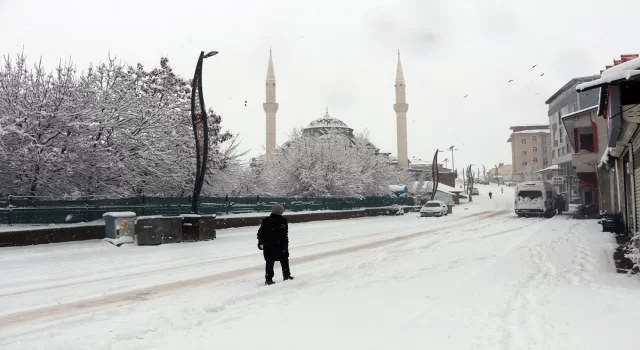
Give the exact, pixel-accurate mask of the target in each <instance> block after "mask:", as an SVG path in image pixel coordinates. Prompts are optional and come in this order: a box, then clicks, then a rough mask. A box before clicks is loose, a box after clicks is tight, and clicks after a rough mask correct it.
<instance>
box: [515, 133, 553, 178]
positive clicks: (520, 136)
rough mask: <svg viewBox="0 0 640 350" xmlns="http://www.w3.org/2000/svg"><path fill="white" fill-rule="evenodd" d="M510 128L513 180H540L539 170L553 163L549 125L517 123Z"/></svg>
mask: <svg viewBox="0 0 640 350" xmlns="http://www.w3.org/2000/svg"><path fill="white" fill-rule="evenodd" d="M510 129H511V136H509V139H508V140H507V142H511V158H512V167H513V170H512V178H513V180H514V181H526V180H539V179H540V175H539V174H538V173H537V172H538V171H539V170H542V169H544V168H546V167H548V166H549V165H550V164H551V163H550V162H551V153H550V150H551V137H550V131H549V125H517V126H512V127H511V128H510Z"/></svg>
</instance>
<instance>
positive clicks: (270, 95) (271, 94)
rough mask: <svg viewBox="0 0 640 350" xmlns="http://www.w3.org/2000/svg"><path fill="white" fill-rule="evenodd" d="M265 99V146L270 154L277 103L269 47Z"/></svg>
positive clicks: (273, 143) (274, 131)
mask: <svg viewBox="0 0 640 350" xmlns="http://www.w3.org/2000/svg"><path fill="white" fill-rule="evenodd" d="M266 93H267V96H266V100H265V103H263V104H262V108H263V109H264V113H265V114H266V116H267V124H266V126H267V127H266V131H267V138H266V144H265V148H266V150H267V154H272V153H273V152H274V151H275V149H276V112H277V111H278V103H276V75H275V73H274V72H273V60H272V59H271V49H269V67H268V68H267V85H266Z"/></svg>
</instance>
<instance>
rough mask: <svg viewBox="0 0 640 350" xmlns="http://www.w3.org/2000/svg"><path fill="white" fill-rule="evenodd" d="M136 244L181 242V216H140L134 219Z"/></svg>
mask: <svg viewBox="0 0 640 350" xmlns="http://www.w3.org/2000/svg"><path fill="white" fill-rule="evenodd" d="M136 237H137V239H136V240H137V242H138V245H160V244H162V243H179V242H182V218H181V217H179V216H141V217H139V218H138V219H137V220H136Z"/></svg>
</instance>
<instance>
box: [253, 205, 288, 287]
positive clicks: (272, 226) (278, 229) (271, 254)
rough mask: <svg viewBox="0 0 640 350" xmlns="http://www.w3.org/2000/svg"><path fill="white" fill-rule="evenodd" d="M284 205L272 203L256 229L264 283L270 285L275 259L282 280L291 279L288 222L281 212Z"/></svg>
mask: <svg viewBox="0 0 640 350" xmlns="http://www.w3.org/2000/svg"><path fill="white" fill-rule="evenodd" d="M283 213H284V207H283V206H282V205H281V204H277V203H276V204H274V205H273V207H272V208H271V215H270V216H268V217H266V218H265V219H264V220H262V225H260V229H259V230H258V249H260V250H262V253H263V255H264V260H265V262H266V267H265V272H266V274H265V282H264V284H265V285H272V284H274V283H275V282H273V275H274V272H273V266H274V265H275V262H276V261H280V266H281V267H282V276H283V277H284V280H285V281H286V280H292V279H293V276H291V271H290V269H289V223H288V222H287V219H285V218H284V217H283V216H282V214H283Z"/></svg>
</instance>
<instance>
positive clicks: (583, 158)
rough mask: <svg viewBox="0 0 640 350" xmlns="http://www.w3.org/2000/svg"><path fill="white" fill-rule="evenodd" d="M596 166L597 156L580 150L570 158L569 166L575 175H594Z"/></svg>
mask: <svg viewBox="0 0 640 350" xmlns="http://www.w3.org/2000/svg"><path fill="white" fill-rule="evenodd" d="M597 164H598V154H597V153H595V152H589V151H587V150H584V149H583V150H581V151H580V152H578V153H574V154H573V155H572V156H571V165H572V166H573V167H574V168H575V170H576V173H595V172H596V165H597Z"/></svg>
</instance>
